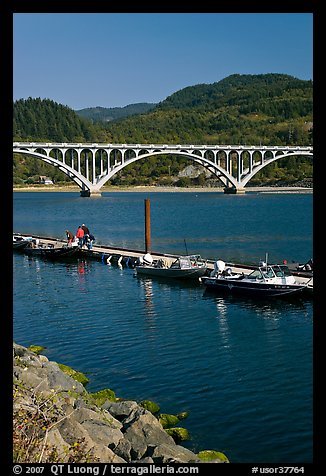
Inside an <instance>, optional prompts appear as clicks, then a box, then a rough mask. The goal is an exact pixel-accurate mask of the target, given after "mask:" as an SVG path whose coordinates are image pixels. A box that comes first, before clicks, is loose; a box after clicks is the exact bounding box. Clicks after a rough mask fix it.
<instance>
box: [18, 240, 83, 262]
mask: <svg viewBox="0 0 326 476" xmlns="http://www.w3.org/2000/svg"><path fill="white" fill-rule="evenodd" d="M78 250H79V247H78V246H68V245H62V246H55V245H53V244H43V243H40V242H38V240H33V241H32V242H30V243H29V245H28V246H26V248H24V253H25V254H26V255H27V256H31V257H41V258H46V259H49V260H60V259H67V258H71V257H77V254H78Z"/></svg>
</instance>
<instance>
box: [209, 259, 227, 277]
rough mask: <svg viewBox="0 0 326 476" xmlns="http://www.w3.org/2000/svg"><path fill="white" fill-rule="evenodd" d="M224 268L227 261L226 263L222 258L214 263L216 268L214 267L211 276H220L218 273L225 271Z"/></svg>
mask: <svg viewBox="0 0 326 476" xmlns="http://www.w3.org/2000/svg"><path fill="white" fill-rule="evenodd" d="M224 268H225V263H224V261H222V260H221V259H219V260H217V261H215V263H214V269H213V271H212V272H211V274H210V275H211V277H213V278H214V277H216V276H218V274H221V273H223V271H224Z"/></svg>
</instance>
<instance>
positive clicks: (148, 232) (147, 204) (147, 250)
mask: <svg viewBox="0 0 326 476" xmlns="http://www.w3.org/2000/svg"><path fill="white" fill-rule="evenodd" d="M144 201H145V253H150V252H151V210H150V200H149V198H145V200H144Z"/></svg>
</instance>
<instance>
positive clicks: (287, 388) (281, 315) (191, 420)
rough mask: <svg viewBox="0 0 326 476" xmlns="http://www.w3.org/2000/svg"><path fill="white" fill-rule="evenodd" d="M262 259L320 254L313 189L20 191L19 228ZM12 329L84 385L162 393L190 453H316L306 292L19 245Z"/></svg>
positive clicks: (267, 459)
mask: <svg viewBox="0 0 326 476" xmlns="http://www.w3.org/2000/svg"><path fill="white" fill-rule="evenodd" d="M145 198H149V199H150V204H151V237H152V250H153V252H155V251H157V252H168V253H175V254H185V253H186V252H187V253H192V254H194V253H199V254H201V255H202V256H203V257H204V258H210V259H223V260H225V261H231V262H232V261H233V262H242V263H257V262H258V261H259V260H260V259H263V258H264V257H265V253H268V256H269V260H270V261H273V262H277V261H280V260H283V259H287V260H288V261H289V262H290V261H300V262H305V261H308V259H309V258H311V257H312V252H313V246H312V221H313V214H312V208H313V207H312V205H313V195H312V194H309V193H305V194H299V193H298V194H297V193H291V194H268V193H247V194H245V195H241V196H239V195H224V194H223V193H214V192H210V193H203V192H202V193H192V192H189V193H182V192H174V193H158V192H155V193H154V192H152V193H147V194H144V193H141V192H139V193H132V192H124V193H123V192H121V193H119V192H114V193H109V192H104V193H103V196H102V197H100V198H81V197H79V194H78V193H73V192H67V193H65V192H62V193H61V192H60V193H52V192H46V193H42V192H35V193H33V192H29V193H24V192H19V193H14V195H13V212H14V213H13V224H14V231H15V232H22V233H30V234H38V235H42V236H51V237H57V238H62V239H64V238H65V233H64V231H65V229H67V228H68V229H70V230H71V231H72V232H75V231H76V230H77V227H78V225H80V224H82V223H85V224H86V225H87V226H88V227H89V229H90V231H91V233H93V234H94V235H95V237H96V242H97V243H98V244H107V245H112V246H121V247H125V248H132V249H139V250H143V249H144V200H145ZM13 285H14V291H13V294H14V300H13V310H14V316H13V331H14V340H15V341H16V342H17V343H19V344H21V345H26V346H28V345H30V344H37V345H43V346H45V347H46V348H47V349H46V355H47V357H48V358H49V359H50V360H55V361H58V362H62V363H65V364H67V365H70V366H71V367H73V368H75V369H77V370H80V371H82V372H84V373H85V374H86V375H87V377H88V378H89V380H90V382H89V384H88V385H87V389H88V390H89V391H97V390H100V389H102V388H111V389H113V390H114V391H115V393H116V395H117V396H120V397H123V398H128V399H134V400H138V401H139V400H142V399H150V400H153V401H155V402H156V403H158V404H159V405H160V407H161V412H162V413H172V414H176V413H179V412H182V411H188V412H189V416H188V418H187V419H186V420H183V421H182V422H181V423H182V426H185V427H186V428H187V429H188V430H189V432H190V435H191V439H190V440H189V441H187V442H184V443H183V444H184V446H186V447H187V448H189V449H191V450H192V451H195V452H197V451H200V450H203V449H215V450H218V451H222V452H224V453H225V454H226V455H227V456H228V458H229V459H230V461H231V462H234V463H248V462H249V463H282V464H283V463H287V464H290V463H291V464H295V463H309V462H312V418H313V414H312V400H313V389H312V369H313V362H312V354H313V346H312V344H313V342H312V333H313V301H312V298H303V297H300V298H295V299H294V298H292V299H273V300H270V299H269V300H259V301H257V300H254V299H251V298H250V299H249V298H238V297H236V298H235V297H233V296H219V295H212V294H209V293H207V292H205V290H204V289H203V287H202V286H201V285H200V284H198V285H197V284H186V283H179V282H169V281H168V282H164V281H160V280H158V279H154V278H153V279H151V278H137V277H136V276H135V274H134V270H133V269H131V268H124V269H119V268H118V267H115V266H108V265H105V264H103V263H101V262H96V261H80V260H79V261H76V262H72V263H49V262H46V261H44V260H41V259H32V258H28V257H26V256H25V255H22V254H18V253H16V254H14V256H13Z"/></svg>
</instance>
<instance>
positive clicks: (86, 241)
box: [81, 223, 89, 245]
mask: <svg viewBox="0 0 326 476" xmlns="http://www.w3.org/2000/svg"><path fill="white" fill-rule="evenodd" d="M81 227H82V229H83V230H84V243H83V244H84V245H87V243H88V241H89V239H88V238H89V229H88V227H87V226H86V225H85V223H83V224H82V226H81Z"/></svg>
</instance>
